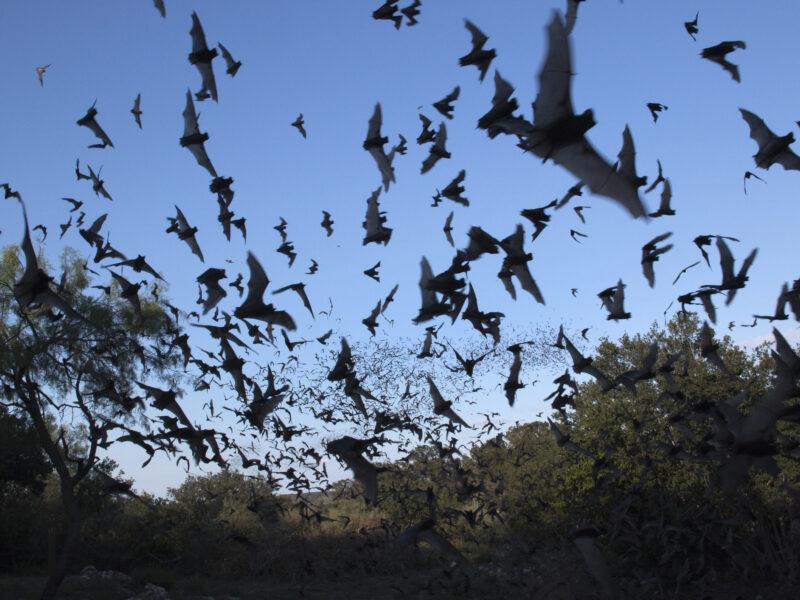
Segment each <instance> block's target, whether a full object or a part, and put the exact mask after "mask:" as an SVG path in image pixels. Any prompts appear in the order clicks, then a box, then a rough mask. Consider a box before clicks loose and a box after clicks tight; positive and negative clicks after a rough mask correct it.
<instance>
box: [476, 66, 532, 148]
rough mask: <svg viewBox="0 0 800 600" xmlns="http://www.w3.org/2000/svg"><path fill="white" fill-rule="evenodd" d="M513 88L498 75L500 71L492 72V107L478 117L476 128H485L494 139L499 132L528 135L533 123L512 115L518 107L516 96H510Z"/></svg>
mask: <svg viewBox="0 0 800 600" xmlns="http://www.w3.org/2000/svg"><path fill="white" fill-rule="evenodd" d="M513 93H514V88H513V87H512V86H511V84H510V83H508V81H506V80H505V79H503V78H502V77H500V71H495V72H494V96H493V97H492V108H490V109H489V110H488V111H487V112H486V114H485V115H483V116H482V117H481V118H480V119H478V128H479V129H485V130H486V133H487V135H488V136H489V137H490V138H491V139H494V138H495V137H497V136H498V135H499V134H501V133H504V134H506V135H517V136H524V135H529V134H530V133H531V131H532V129H533V125H532V124H531V123H530V122H528V121H527V120H526V119H524V118H522V117H518V116H514V111H515V110H517V108H519V105H518V104H517V100H516V98H512V97H511V94H513Z"/></svg>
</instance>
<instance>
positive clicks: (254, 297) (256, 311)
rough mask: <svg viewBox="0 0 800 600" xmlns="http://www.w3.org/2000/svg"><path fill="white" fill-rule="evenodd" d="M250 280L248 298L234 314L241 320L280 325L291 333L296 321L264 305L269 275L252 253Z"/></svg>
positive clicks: (248, 259) (272, 307) (248, 255)
mask: <svg viewBox="0 0 800 600" xmlns="http://www.w3.org/2000/svg"><path fill="white" fill-rule="evenodd" d="M247 266H248V267H249V268H250V279H249V281H248V282H247V298H245V300H244V302H243V303H242V305H241V306H239V307H238V308H237V309H236V310H235V311H234V312H233V314H234V316H235V317H237V318H239V319H257V320H259V321H265V322H267V323H269V324H270V325H280V326H281V327H284V328H286V329H288V330H290V331H293V330H294V329H295V328H296V327H295V324H294V319H292V317H291V316H290V315H289V314H288V313H287V312H285V311H282V310H276V309H275V307H274V306H273V305H272V304H264V292H265V291H266V289H267V286H268V285H269V279H268V278H267V273H266V272H265V271H264V268H263V267H262V266H261V263H259V262H258V259H257V258H256V257H255V255H254V254H253V253H252V252H249V251H248V253H247Z"/></svg>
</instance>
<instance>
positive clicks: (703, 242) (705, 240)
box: [693, 234, 739, 267]
mask: <svg viewBox="0 0 800 600" xmlns="http://www.w3.org/2000/svg"><path fill="white" fill-rule="evenodd" d="M720 237H721V238H724V239H726V240H731V241H733V242H738V241H739V240H738V239H736V238H734V237H728V236H724V235H713V234H711V235H698V236H697V237H696V238H694V240H693V241H694V245H695V246H697V247H698V248H699V249H700V252H701V253H702V255H703V258H704V259H705V261H706V264H707V265H708V266H709V267H710V266H711V263H710V262H708V252H706V251H705V249H704V248H703V246H708V245H709V244H711V238H720Z"/></svg>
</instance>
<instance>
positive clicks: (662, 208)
mask: <svg viewBox="0 0 800 600" xmlns="http://www.w3.org/2000/svg"><path fill="white" fill-rule="evenodd" d="M671 200H672V186H671V185H670V183H669V179H664V187H663V188H662V189H661V203H660V204H659V205H658V210H657V211H656V212H651V213H650V214H649V215H648V216H649V217H653V218H656V217H664V216H673V215H674V214H675V211H674V210H672V207H671V206H670V204H669V203H670V201H671Z"/></svg>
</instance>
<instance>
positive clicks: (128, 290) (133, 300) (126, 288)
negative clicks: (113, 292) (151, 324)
mask: <svg viewBox="0 0 800 600" xmlns="http://www.w3.org/2000/svg"><path fill="white" fill-rule="evenodd" d="M109 273H111V276H112V277H113V278H114V279H115V280H116V281H117V283H118V284H119V287H120V292H119V295H120V297H121V298H125V299H126V300H127V301H128V302H129V303H130V305H131V306H132V307H133V312H135V313H136V315H137V316H138V317H139V321H140V322H144V314H142V304H141V302H140V301H139V288H141V287H142V284H141V282H139V283H131V282H130V281H128V280H127V279H125V278H124V277H123V276H122V275H119V274H117V273H114V271H109Z"/></svg>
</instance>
